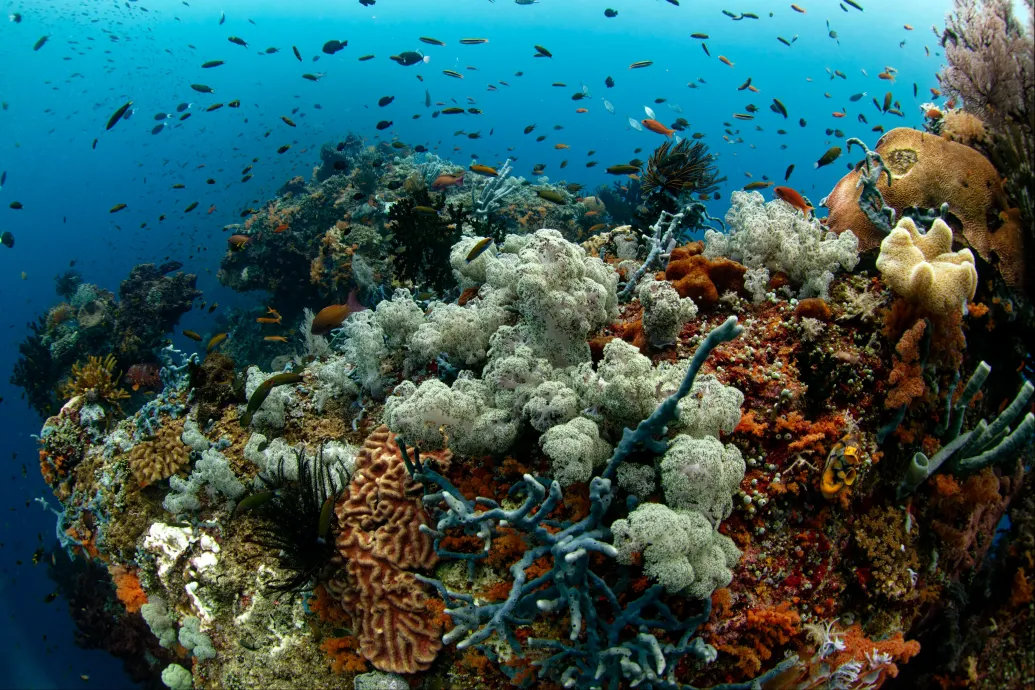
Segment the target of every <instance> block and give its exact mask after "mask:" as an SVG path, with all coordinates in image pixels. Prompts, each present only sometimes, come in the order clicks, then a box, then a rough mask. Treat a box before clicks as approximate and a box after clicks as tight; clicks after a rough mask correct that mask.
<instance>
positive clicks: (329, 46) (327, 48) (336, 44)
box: [323, 40, 349, 55]
mask: <svg viewBox="0 0 1035 690" xmlns="http://www.w3.org/2000/svg"><path fill="white" fill-rule="evenodd" d="M348 45H349V42H348V41H334V40H331V41H327V42H326V43H324V44H323V52H325V53H327V54H328V55H334V54H335V53H337V52H338V51H339V50H341V49H342V48H345V47H346V46H348Z"/></svg>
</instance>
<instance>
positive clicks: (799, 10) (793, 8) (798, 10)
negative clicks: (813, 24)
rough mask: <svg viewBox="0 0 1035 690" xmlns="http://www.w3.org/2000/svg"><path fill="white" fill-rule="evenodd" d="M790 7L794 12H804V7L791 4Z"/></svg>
mask: <svg viewBox="0 0 1035 690" xmlns="http://www.w3.org/2000/svg"><path fill="white" fill-rule="evenodd" d="M791 9H792V10H794V11H795V12H800V13H802V14H805V8H804V7H799V6H798V5H791Z"/></svg>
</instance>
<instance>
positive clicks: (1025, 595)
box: [1010, 568, 1035, 607]
mask: <svg viewBox="0 0 1035 690" xmlns="http://www.w3.org/2000/svg"><path fill="white" fill-rule="evenodd" d="M1033 598H1035V597H1033V590H1032V586H1031V582H1029V581H1028V578H1027V576H1026V575H1025V574H1024V568H1018V569H1017V572H1016V573H1014V575H1013V590H1012V591H1011V592H1010V606H1011V607H1019V606H1024V605H1025V604H1029V603H1031V600H1032V599H1033Z"/></svg>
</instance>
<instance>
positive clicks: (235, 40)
mask: <svg viewBox="0 0 1035 690" xmlns="http://www.w3.org/2000/svg"><path fill="white" fill-rule="evenodd" d="M226 40H228V41H230V42H231V43H233V44H235V45H239V46H244V47H245V48H247V47H248V43H247V42H246V41H245V40H244V39H243V38H238V37H237V36H231V37H230V38H228V39H226Z"/></svg>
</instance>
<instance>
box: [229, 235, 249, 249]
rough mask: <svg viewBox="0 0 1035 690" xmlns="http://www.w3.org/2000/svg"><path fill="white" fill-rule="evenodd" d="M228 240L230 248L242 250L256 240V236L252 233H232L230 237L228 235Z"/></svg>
mask: <svg viewBox="0 0 1035 690" xmlns="http://www.w3.org/2000/svg"><path fill="white" fill-rule="evenodd" d="M226 241H227V243H229V245H230V249H233V250H234V251H240V250H241V249H244V248H245V247H247V246H248V245H249V244H251V243H252V242H254V241H255V238H254V237H252V236H251V235H230V237H228V238H227V239H226Z"/></svg>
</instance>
